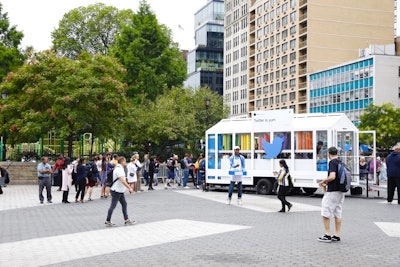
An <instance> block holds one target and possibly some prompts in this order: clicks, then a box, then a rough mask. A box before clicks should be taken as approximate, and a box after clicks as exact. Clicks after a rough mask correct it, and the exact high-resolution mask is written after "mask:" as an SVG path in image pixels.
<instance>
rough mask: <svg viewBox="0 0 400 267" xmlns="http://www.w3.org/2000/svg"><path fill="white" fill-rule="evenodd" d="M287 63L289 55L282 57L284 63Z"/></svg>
mask: <svg viewBox="0 0 400 267" xmlns="http://www.w3.org/2000/svg"><path fill="white" fill-rule="evenodd" d="M286 63H287V56H283V57H282V64H286Z"/></svg>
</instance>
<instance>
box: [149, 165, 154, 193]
mask: <svg viewBox="0 0 400 267" xmlns="http://www.w3.org/2000/svg"><path fill="white" fill-rule="evenodd" d="M149 162H150V163H149V189H148V190H149V191H152V190H154V188H153V179H154V169H155V164H154V158H153V157H151V158H150V159H149Z"/></svg>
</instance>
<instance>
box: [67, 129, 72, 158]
mask: <svg viewBox="0 0 400 267" xmlns="http://www.w3.org/2000/svg"><path fill="white" fill-rule="evenodd" d="M72 142H73V135H72V134H70V135H69V136H68V157H69V158H72Z"/></svg>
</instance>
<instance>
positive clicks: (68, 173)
mask: <svg viewBox="0 0 400 267" xmlns="http://www.w3.org/2000/svg"><path fill="white" fill-rule="evenodd" d="M73 170H74V167H73V166H72V163H71V158H68V157H66V158H65V159H64V165H63V167H62V185H61V191H63V196H62V203H69V201H68V193H69V190H70V189H71V187H72V171H73Z"/></svg>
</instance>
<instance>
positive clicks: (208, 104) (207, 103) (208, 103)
mask: <svg viewBox="0 0 400 267" xmlns="http://www.w3.org/2000/svg"><path fill="white" fill-rule="evenodd" d="M210 101H211V99H210V98H209V97H208V96H207V97H206V127H208V109H209V108H210Z"/></svg>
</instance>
